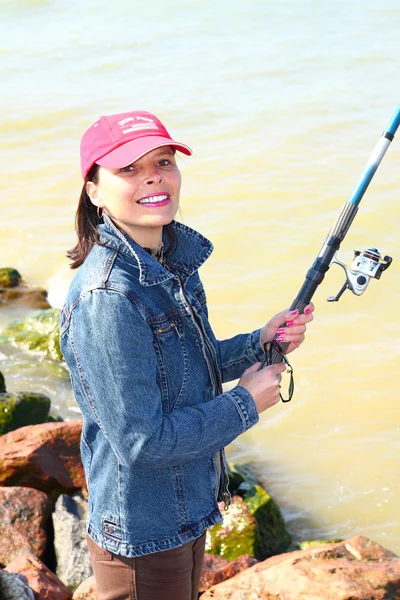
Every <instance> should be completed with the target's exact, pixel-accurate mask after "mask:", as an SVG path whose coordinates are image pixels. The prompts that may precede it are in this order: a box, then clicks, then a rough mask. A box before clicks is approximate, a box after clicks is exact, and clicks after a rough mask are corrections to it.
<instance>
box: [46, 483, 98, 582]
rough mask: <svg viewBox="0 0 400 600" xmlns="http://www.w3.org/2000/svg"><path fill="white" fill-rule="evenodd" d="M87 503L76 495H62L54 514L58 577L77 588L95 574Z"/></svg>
mask: <svg viewBox="0 0 400 600" xmlns="http://www.w3.org/2000/svg"><path fill="white" fill-rule="evenodd" d="M86 515H87V503H86V501H85V500H83V499H82V498H80V497H79V496H76V497H74V498H71V496H67V495H65V494H63V495H61V496H60V497H59V499H58V500H57V503H56V510H55V512H54V513H53V525H54V548H55V551H56V558H57V571H56V574H57V576H58V577H59V578H60V579H61V581H63V582H64V583H65V584H66V585H67V586H68V587H69V589H70V590H72V591H74V590H75V589H76V588H77V587H78V586H79V585H80V584H81V583H82V581H84V580H85V579H87V578H88V577H90V576H91V575H92V574H93V569H92V563H91V561H90V554H89V550H88V547H87V544H86Z"/></svg>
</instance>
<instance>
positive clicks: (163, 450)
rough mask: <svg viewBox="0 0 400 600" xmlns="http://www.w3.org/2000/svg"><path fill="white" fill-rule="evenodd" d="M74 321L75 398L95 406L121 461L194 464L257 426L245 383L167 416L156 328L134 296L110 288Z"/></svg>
mask: <svg viewBox="0 0 400 600" xmlns="http://www.w3.org/2000/svg"><path fill="white" fill-rule="evenodd" d="M70 319H71V321H70V325H69V332H68V339H65V340H64V341H63V342H62V344H64V346H65V351H64V349H63V351H64V355H65V357H66V360H67V357H68V360H67V363H68V362H69V361H73V363H74V368H73V369H71V376H72V383H73V387H74V391H75V394H76V395H77V391H78V394H79V396H80V400H81V401H83V402H85V403H87V404H88V405H89V407H90V410H91V412H92V415H93V418H94V419H95V420H96V422H97V424H98V426H99V427H100V428H101V430H102V432H103V434H104V435H105V436H106V438H107V439H108V441H109V443H110V445H111V447H112V450H113V452H114V453H115V455H116V457H117V459H118V461H119V462H120V463H121V464H123V465H125V466H129V465H130V464H132V463H136V464H137V465H138V466H146V465H154V466H155V465H157V467H163V466H172V465H176V464H181V463H184V462H188V461H191V460H193V459H195V458H196V457H200V456H205V455H208V454H211V453H214V452H216V451H217V450H219V449H221V448H223V447H224V446H226V445H227V444H229V443H230V442H232V441H233V440H234V439H235V438H236V437H237V436H238V435H240V434H241V433H243V432H244V431H246V430H247V429H249V428H250V427H252V426H253V425H254V424H255V423H257V421H258V414H257V410H256V406H255V403H254V400H253V398H252V396H251V394H250V393H249V392H248V391H247V390H246V389H245V388H243V387H242V386H236V387H235V388H234V389H232V390H230V391H229V392H225V393H223V394H220V395H219V396H217V397H215V398H214V399H212V400H210V401H208V402H205V403H201V404H198V405H196V406H193V407H183V408H181V409H179V408H178V409H175V410H173V411H172V412H171V413H166V414H164V413H163V410H162V398H161V391H160V388H159V386H158V384H157V359H156V354H155V351H154V347H153V335H152V331H151V328H150V327H149V325H148V324H147V323H146V321H145V320H144V319H143V317H142V316H141V315H140V313H139V310H138V308H137V307H136V305H135V304H134V303H133V302H132V301H131V300H130V298H128V297H127V296H125V295H123V294H121V293H119V292H113V291H111V290H109V289H108V290H96V291H92V292H89V293H86V294H85V295H84V296H83V297H82V298H81V299H80V301H79V303H78V304H77V305H76V306H75V308H74V310H73V311H72V314H71V317H70ZM74 378H75V379H77V380H76V381H74Z"/></svg>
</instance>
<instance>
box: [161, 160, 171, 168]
mask: <svg viewBox="0 0 400 600" xmlns="http://www.w3.org/2000/svg"><path fill="white" fill-rule="evenodd" d="M158 164H159V165H160V167H169V165H171V164H172V162H171V161H170V160H169V159H168V158H162V159H161V160H159V161H158Z"/></svg>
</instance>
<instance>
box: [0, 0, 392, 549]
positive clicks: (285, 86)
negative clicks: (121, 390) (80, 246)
mask: <svg viewBox="0 0 400 600" xmlns="http://www.w3.org/2000/svg"><path fill="white" fill-rule="evenodd" d="M399 26H400V7H399V4H398V2H397V1H395V0H382V2H380V3H379V4H376V3H375V4H373V5H371V6H368V5H366V4H365V3H364V2H361V0H350V1H348V2H346V3H345V2H333V1H327V2H324V3H321V2H317V1H311V0H302V1H300V2H295V1H294V0H286V1H283V2H279V3H269V2H265V1H264V0H263V1H261V0H260V1H258V0H254V1H251V2H248V3H232V2H225V1H218V0H217V1H213V2H211V1H208V0H203V1H200V0H197V1H195V0H192V1H190V0H189V1H188V0H186V1H185V2H183V1H173V0H167V1H166V2H161V1H160V0H154V1H153V2H151V3H132V2H125V1H123V0H120V1H118V0H117V1H116V2H113V3H109V2H105V1H104V0H99V1H97V2H93V0H86V1H84V2H78V1H77V0H69V1H68V2H60V1H55V0H54V1H45V0H36V1H35V0H30V1H29V0H26V1H22V0H0V77H1V95H0V108H1V113H0V153H1V161H0V169H1V177H0V215H1V219H2V228H1V235H0V266H14V267H16V268H18V269H19V270H20V271H21V272H22V273H23V275H24V277H25V279H26V280H28V281H29V282H32V283H36V284H40V285H43V286H46V287H47V289H49V292H50V299H51V302H52V304H53V305H54V306H60V305H61V304H62V301H63V298H64V295H65V291H66V288H67V287H68V283H69V281H70V278H71V275H72V274H71V272H70V271H69V269H68V264H67V261H66V259H65V250H66V249H67V248H69V247H71V246H72V245H73V244H74V241H75V234H74V230H73V220H74V212H75V208H76V202H77V197H78V194H79V188H80V185H81V183H80V174H79V164H78V152H79V139H80V136H81V134H82V132H83V131H84V130H85V129H86V128H87V127H88V126H89V125H90V124H91V123H92V122H93V121H94V120H95V119H96V118H97V117H98V116H99V115H101V114H107V113H108V112H118V111H123V110H129V109H132V108H142V109H146V110H150V111H154V112H155V113H156V114H157V115H158V116H160V117H161V118H162V119H163V120H165V122H166V123H167V124H168V126H169V129H170V130H171V132H172V134H173V135H174V136H177V138H178V139H181V140H182V141H183V142H186V143H187V144H189V145H190V146H191V147H192V148H193V149H194V155H193V157H191V158H190V159H189V158H184V159H182V160H181V162H180V165H181V169H182V172H183V179H184V188H183V194H182V208H181V215H180V218H181V220H183V221H184V222H185V223H187V224H188V225H190V226H192V227H195V228H197V229H199V230H200V231H201V232H202V233H203V234H204V235H206V236H208V237H209V238H210V239H211V240H212V241H213V243H214V245H215V251H214V253H213V255H212V257H211V259H210V260H209V261H208V263H207V264H206V265H205V266H204V268H203V271H202V277H203V280H204V282H205V285H206V288H207V291H208V300H209V305H210V316H211V319H212V322H213V325H214V329H215V331H216V333H217V334H218V335H219V336H220V337H226V336H230V335H233V334H235V333H237V332H239V331H247V330H251V329H253V328H255V327H258V326H259V325H261V324H263V323H264V322H265V320H266V319H268V318H269V317H270V316H271V315H272V314H274V313H276V312H278V311H279V310H281V309H282V308H284V307H285V306H288V305H289V304H290V303H291V302H292V300H293V298H294V297H295V295H296V293H297V291H298V288H299V286H300V285H301V283H302V281H303V277H304V274H305V272H306V270H307V269H308V267H309V266H310V264H311V262H312V261H313V259H314V257H315V255H316V253H317V252H318V251H319V249H320V246H321V245H322V242H323V240H324V238H325V235H326V233H327V232H328V230H329V228H330V226H331V224H332V222H333V219H334V218H335V216H336V214H337V213H338V211H339V209H340V208H341V206H342V204H343V203H344V202H345V201H346V199H347V198H348V197H349V195H350V193H351V191H352V189H353V187H354V186H355V184H356V182H357V180H358V178H359V176H360V174H361V172H362V170H363V168H364V166H365V163H366V160H367V158H368V157H369V155H370V153H371V152H372V149H373V147H374V146H375V144H376V142H377V141H378V138H379V135H380V133H381V131H382V130H383V128H384V127H385V126H386V125H387V123H388V121H389V119H390V117H391V115H392V113H393V112H394V110H395V108H396V106H397V105H398V103H399V101H400V80H399V77H398V57H399V55H400V42H399V34H398V32H399ZM399 137H400V135H399V134H398V137H397V139H395V140H394V142H393V144H392V146H391V148H390V149H389V151H388V154H387V156H386V157H385V159H384V161H383V163H382V165H381V166H380V168H379V170H378V172H377V174H376V176H375V177H374V180H373V182H372V184H371V186H370V189H369V190H368V192H367V194H366V195H365V198H364V199H363V201H362V203H361V206H360V214H359V215H358V216H357V219H356V221H355V222H354V224H353V226H352V228H351V230H350V233H349V234H348V237H347V238H346V240H345V241H344V243H343V246H342V249H341V253H340V257H341V258H342V260H344V262H347V263H348V264H349V263H350V262H351V260H352V253H353V250H354V249H364V248H365V247H368V246H377V247H378V248H379V249H380V250H381V252H382V254H390V255H392V256H393V257H394V262H393V266H391V268H390V269H389V270H388V271H387V272H386V273H385V274H384V275H383V277H382V279H381V281H379V282H376V281H373V282H371V284H370V287H369V288H368V290H367V292H366V294H365V295H364V296H362V297H361V298H356V297H355V296H352V295H350V293H349V292H346V294H345V295H344V296H343V298H342V299H341V301H340V302H339V303H338V304H327V303H326V301H325V299H326V297H327V296H329V295H331V294H334V293H336V292H337V291H338V289H339V288H340V286H341V284H342V275H341V272H340V271H339V269H338V268H337V267H335V268H332V270H331V271H330V272H329V273H328V275H327V277H326V280H325V281H324V283H323V284H322V285H321V286H320V288H319V290H318V291H317V293H316V295H315V304H316V306H317V320H316V322H315V323H314V324H313V326H312V327H311V328H310V330H309V334H308V336H307V343H306V344H305V345H304V346H303V347H302V348H301V350H300V351H298V352H297V353H296V354H295V355H294V356H293V365H294V368H295V376H296V395H295V398H294V400H293V401H292V402H291V403H290V404H288V405H282V404H280V405H278V406H275V407H274V408H273V409H271V410H270V411H268V412H267V413H265V414H263V415H262V417H261V420H260V423H259V425H258V426H257V427H255V428H253V429H252V430H251V431H249V432H248V433H247V434H246V435H244V436H242V437H241V438H240V439H239V440H237V441H236V442H235V443H234V444H232V446H231V447H230V449H229V452H230V457H231V458H232V459H235V460H252V461H255V462H256V464H257V466H258V469H259V472H260V475H261V477H262V478H263V480H264V481H265V483H267V485H268V487H269V489H270V490H271V492H272V493H273V495H274V496H275V497H276V499H277V500H278V502H279V503H280V505H281V506H282V507H283V510H284V514H285V518H286V519H287V521H288V526H289V528H290V529H291V531H292V532H293V533H294V535H295V536H296V537H298V538H316V537H329V538H333V537H345V536H350V535H353V534H357V533H363V534H365V535H367V536H370V537H371V538H373V539H375V540H376V541H378V542H380V543H382V544H384V545H385V546H387V547H389V548H391V549H393V550H395V551H396V552H398V553H400V524H399V519H398V506H399V503H400V490H399V459H398V456H399V430H400V426H399V392H398V389H399V386H398V365H399V359H400V341H399V333H400V324H399V317H398V306H399V300H400V266H399V265H400V260H399V257H400V243H399V235H398V231H399V195H400V191H399V190H400V168H399V165H400V141H399V139H398V138H399ZM17 314H18V313H17V312H16V311H14V312H13V313H11V312H10V311H7V310H5V309H2V310H1V311H0V328H3V327H4V326H5V325H6V323H7V322H8V321H9V320H11V318H13V317H14V316H16V315H17ZM1 350H2V352H3V353H2V354H0V369H1V370H2V371H3V372H4V374H5V375H6V378H7V383H8V388H9V389H10V390H21V389H34V390H36V391H42V392H43V393H46V394H48V395H50V396H51V397H52V401H53V411H54V412H55V413H57V412H59V413H61V414H63V415H64V417H65V418H75V417H76V416H77V409H76V407H75V404H74V400H73V397H72V394H71V390H70V386H69V382H68V377H67V374H66V372H65V370H64V369H62V368H60V367H59V366H55V365H51V364H49V363H46V362H45V361H41V362H38V361H37V359H36V358H32V357H31V356H27V355H26V354H24V353H21V352H17V351H14V350H12V351H11V350H10V349H5V348H2V349H1Z"/></svg>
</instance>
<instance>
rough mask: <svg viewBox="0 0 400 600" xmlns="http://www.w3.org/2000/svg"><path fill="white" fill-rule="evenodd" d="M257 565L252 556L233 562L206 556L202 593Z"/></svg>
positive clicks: (200, 589) (201, 584)
mask: <svg viewBox="0 0 400 600" xmlns="http://www.w3.org/2000/svg"><path fill="white" fill-rule="evenodd" d="M256 563H257V560H256V559H255V558H253V557H252V556H250V554H245V555H244V556H240V557H239V558H237V559H236V560H233V561H229V560H226V558H222V556H215V555H213V554H206V555H205V556H204V563H203V570H202V572H201V578H200V588H199V591H200V593H203V592H205V591H206V590H208V589H209V588H210V587H212V586H213V585H216V584H217V583H221V582H222V581H226V580H227V579H230V578H231V577H234V575H237V574H238V573H240V572H241V571H244V570H245V569H248V568H249V567H251V566H253V565H255V564H256Z"/></svg>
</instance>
